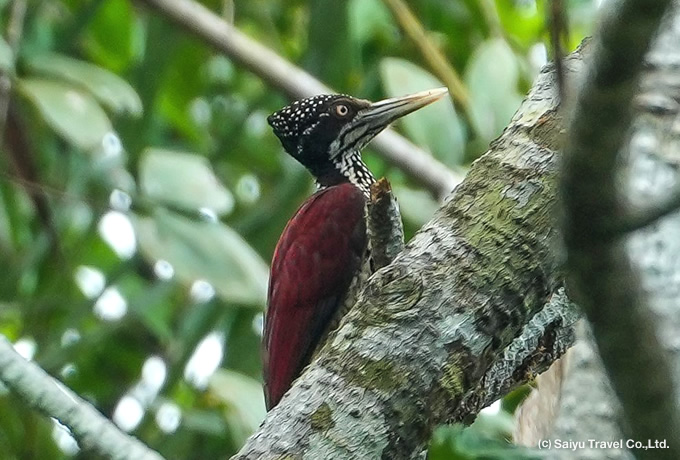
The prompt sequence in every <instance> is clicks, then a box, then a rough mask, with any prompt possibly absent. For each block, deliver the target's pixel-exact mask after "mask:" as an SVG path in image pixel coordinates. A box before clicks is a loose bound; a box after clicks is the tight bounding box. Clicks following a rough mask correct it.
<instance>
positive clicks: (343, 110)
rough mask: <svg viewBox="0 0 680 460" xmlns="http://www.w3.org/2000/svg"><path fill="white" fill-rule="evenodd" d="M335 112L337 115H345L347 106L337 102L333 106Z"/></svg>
mask: <svg viewBox="0 0 680 460" xmlns="http://www.w3.org/2000/svg"><path fill="white" fill-rule="evenodd" d="M335 114H336V115H337V116H339V117H346V116H347V115H349V107H347V105H345V104H338V105H336V106H335Z"/></svg>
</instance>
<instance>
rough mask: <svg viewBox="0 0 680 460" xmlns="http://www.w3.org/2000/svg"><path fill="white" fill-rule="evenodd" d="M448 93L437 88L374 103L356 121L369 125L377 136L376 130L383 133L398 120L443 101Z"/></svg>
mask: <svg viewBox="0 0 680 460" xmlns="http://www.w3.org/2000/svg"><path fill="white" fill-rule="evenodd" d="M446 93H448V89H446V88H437V89H431V90H428V91H421V92H419V93H415V94H409V95H408V96H402V97H393V98H390V99H383V100H382V101H378V102H373V103H371V105H369V106H368V107H367V108H366V109H364V110H362V111H360V112H359V113H358V114H357V117H356V118H357V120H356V121H358V122H359V124H365V125H367V126H368V130H369V131H373V132H375V134H377V132H376V130H379V131H382V130H383V129H384V128H386V127H387V126H388V125H389V124H390V123H392V122H393V121H395V120H396V119H398V118H401V117H403V116H404V115H408V114H409V113H411V112H415V111H416V110H418V109H420V108H423V107H425V106H426V105H429V104H432V103H433V102H435V101H437V100H439V99H441V98H442V97H443V96H444V95H445V94H446ZM379 131H378V132H379Z"/></svg>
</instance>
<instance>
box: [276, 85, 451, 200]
mask: <svg viewBox="0 0 680 460" xmlns="http://www.w3.org/2000/svg"><path fill="white" fill-rule="evenodd" d="M444 94H446V89H445V88H440V89H436V90H430V91H423V92H420V93H416V94H411V95H408V96H403V97H398V98H391V99H384V100H382V101H378V102H373V103H371V102H369V101H366V100H363V99H356V98H353V97H351V96H347V95H344V94H324V95H320V96H313V97H309V98H307V99H302V100H299V101H296V102H293V103H292V104H290V105H288V106H286V107H284V108H282V109H281V110H279V111H278V112H275V113H274V114H272V115H270V116H269V118H267V121H268V122H269V124H270V125H271V126H272V128H274V134H276V135H277V136H278V138H279V140H280V141H281V144H282V145H283V148H284V149H285V150H286V152H288V153H289V154H290V155H291V156H292V157H293V158H295V159H296V160H298V161H299V162H300V163H302V164H303V165H304V166H305V167H306V168H307V169H308V170H309V171H310V172H311V173H312V174H313V175H314V177H315V178H316V181H317V183H318V184H319V185H320V186H322V187H326V186H330V185H335V184H338V183H341V182H351V183H353V184H355V185H356V186H357V187H359V188H360V189H361V190H362V191H364V193H366V194H368V189H369V186H370V185H371V184H372V183H373V181H374V179H373V176H372V175H371V173H370V171H369V170H368V168H367V167H366V165H365V164H364V163H363V161H361V156H360V151H361V149H362V148H363V147H364V146H365V145H366V144H367V143H368V142H369V141H370V140H371V139H373V138H374V137H375V136H376V135H377V134H378V133H379V132H380V131H382V130H383V129H385V128H386V127H387V126H388V125H389V124H390V123H392V122H393V121H394V120H396V119H397V118H400V117H402V116H404V115H407V114H409V113H411V112H413V111H414V110H418V109H419V108H421V107H424V106H425V105H427V104H430V103H432V102H434V101H436V100H437V99H439V98H441V97H442V96H443V95H444Z"/></svg>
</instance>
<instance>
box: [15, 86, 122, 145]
mask: <svg viewBox="0 0 680 460" xmlns="http://www.w3.org/2000/svg"><path fill="white" fill-rule="evenodd" d="M19 91H20V92H21V93H22V94H23V95H24V96H25V97H27V98H28V99H29V100H30V101H31V102H32V103H33V104H34V105H35V106H36V108H37V109H38V111H39V112H40V114H41V115H42V117H43V119H44V120H45V122H46V123H47V124H48V125H49V126H50V127H51V128H52V129H53V130H54V131H56V132H57V133H58V134H59V135H61V136H62V137H63V138H64V139H66V140H67V141H68V142H70V143H72V144H74V145H76V146H77V147H80V148H81V149H84V150H91V149H93V148H95V147H97V146H99V145H101V142H102V139H103V138H104V135H105V134H106V133H110V132H111V131H112V128H111V122H110V121H109V118H108V117H107V116H106V113H105V112H104V110H102V108H101V107H100V106H99V104H98V103H97V101H96V100H95V99H94V98H93V97H92V96H90V95H89V94H88V93H83V92H82V91H80V90H78V89H76V88H74V87H73V86H71V85H68V84H66V83H61V82H56V81H51V80H42V79H37V78H35V79H24V80H20V81H19Z"/></svg>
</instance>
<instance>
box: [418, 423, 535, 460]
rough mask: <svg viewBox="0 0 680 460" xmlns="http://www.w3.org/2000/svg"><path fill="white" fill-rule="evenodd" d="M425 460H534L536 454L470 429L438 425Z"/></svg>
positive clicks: (533, 450)
mask: <svg viewBox="0 0 680 460" xmlns="http://www.w3.org/2000/svg"><path fill="white" fill-rule="evenodd" d="M427 458H428V459H429V460H537V459H540V458H543V456H542V455H541V453H540V451H538V450H536V449H529V448H525V447H519V446H516V445H514V444H511V443H510V442H508V441H506V440H505V439H499V438H496V437H491V436H489V435H487V434H486V433H484V432H482V431H480V430H477V429H475V428H474V425H473V426H470V427H467V428H465V427H464V426H463V425H461V424H455V425H450V426H440V427H439V428H437V429H436V430H435V431H434V433H433V434H432V440H431V441H430V449H429V451H428V455H427Z"/></svg>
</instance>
